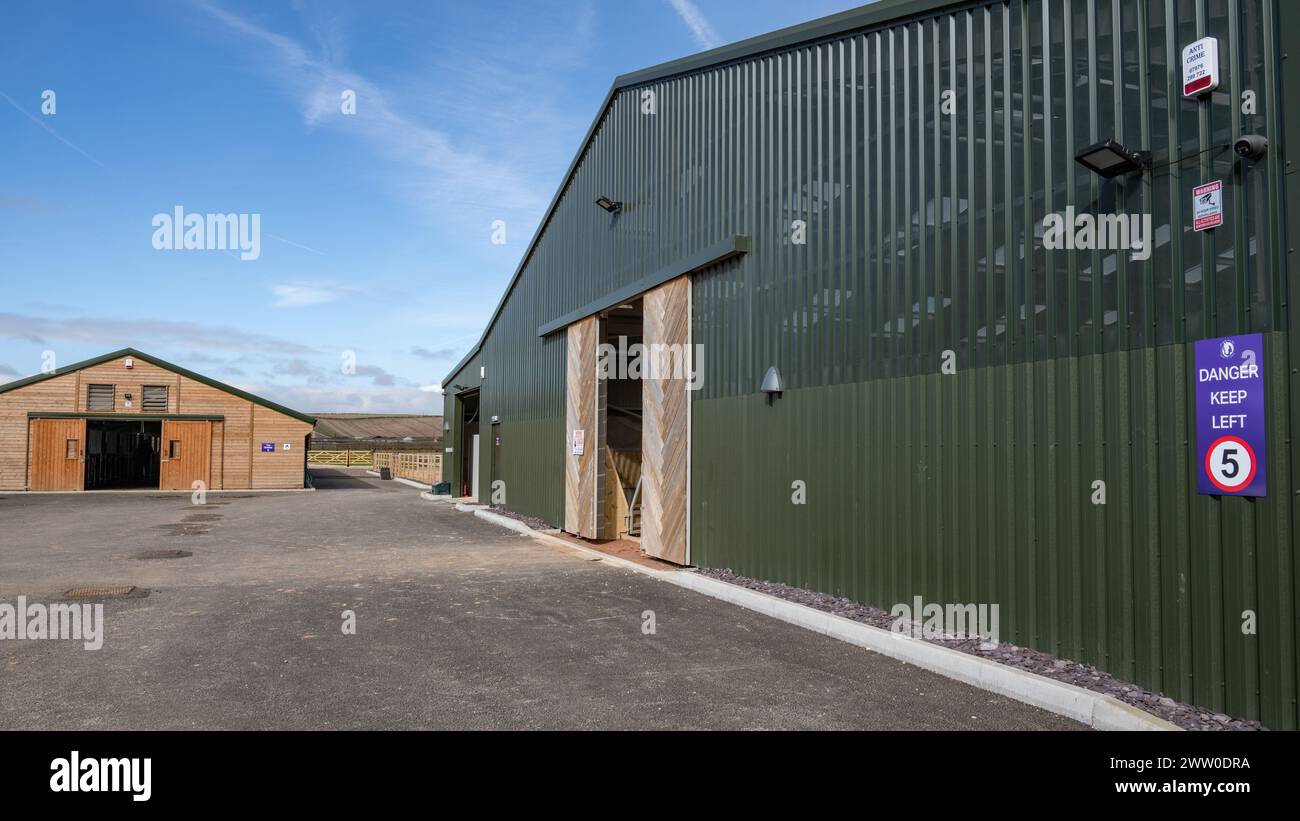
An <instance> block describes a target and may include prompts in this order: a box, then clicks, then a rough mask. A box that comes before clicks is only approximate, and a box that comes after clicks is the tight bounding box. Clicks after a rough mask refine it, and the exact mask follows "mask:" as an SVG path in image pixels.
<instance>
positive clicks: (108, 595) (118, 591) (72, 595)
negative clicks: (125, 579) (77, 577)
mask: <svg viewBox="0 0 1300 821" xmlns="http://www.w3.org/2000/svg"><path fill="white" fill-rule="evenodd" d="M136 590H137V588H136V587H135V585H122V586H120V587H103V586H100V587H96V586H93V585H91V586H87V587H74V588H72V589H71V590H68V591H66V592H65V593H64V594H63V597H64V598H67V599H121V598H126V597H127V596H130V595H132V594H134V593H135V592H136Z"/></svg>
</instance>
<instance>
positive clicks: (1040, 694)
mask: <svg viewBox="0 0 1300 821" xmlns="http://www.w3.org/2000/svg"><path fill="white" fill-rule="evenodd" d="M456 509H457V510H465V511H472V512H473V513H474V515H475V516H478V517H479V518H481V519H483V520H485V521H488V522H492V523H493V524H497V525H501V526H502V527H508V528H510V529H511V530H514V531H516V532H519V533H524V534H525V535H529V536H532V537H533V539H535V540H536V541H538V542H541V543H543V544H548V545H552V546H555V547H560V548H564V549H567V550H571V551H574V552H577V553H581V554H584V555H585V556H586V557H588V558H591V559H593V560H598V561H602V562H606V563H608V564H611V565H614V566H617V567H622V568H624V569H627V570H631V571H633V572H635V573H642V574H644V575H647V576H650V577H652V578H655V579H658V580H660V581H665V582H668V583H669V584H675V585H677V586H678V587H683V588H686V589H687V590H692V591H695V592H696V593H702V594H704V595H706V596H712V597H713V598H715V599H720V600H722V601H725V602H728V603H730V604H734V605H737V606H739V607H744V608H746V609H748V610H753V611H755V612H758V613H762V614H763V615H766V616H771V617H772V618H774V619H779V620H781V621H784V622H786V623H788V624H793V625H795V626H798V627H803V628H804V629H807V630H812V631H814V632H817V633H821V634H822V635H825V636H830V637H831V638H835V639H839V640H840V641H843V642H847V643H849V644H853V645H856V646H858V647H862V648H865V649H867V650H871V651H873V652H876V653H880V654H881V655H884V656H889V657H890V658H894V659H898V660H899V661H902V662H906V663H908V664H914V665H916V666H917V667H920V668H922V669H925V670H929V671H931V672H934V673H938V674H939V675H941V676H945V677H947V678H951V679H955V680H957V681H960V682H963V683H965V684H969V685H971V686H972V687H978V688H980V689H981V690H987V691H988V692H991V693H997V694H999V695H1004V696H1007V697H1008V698H1013V699H1015V700H1016V701H1020V702H1024V703H1025V704H1030V705H1032V706H1034V707H1039V708H1041V709H1044V710H1047V711H1049V712H1052V713H1056V714H1057V715H1061V716H1065V717H1066V718H1071V719H1074V720H1075V721H1078V722H1080V723H1081V724H1086V725H1088V726H1089V727H1093V728H1094V729H1097V730H1181V729H1182V728H1181V727H1178V726H1177V725H1175V724H1172V723H1170V722H1168V721H1165V720H1164V719H1161V718H1157V717H1156V716H1153V715H1151V714H1150V713H1147V712H1145V711H1143V710H1139V709H1138V708H1136V707H1133V706H1132V705H1129V704H1125V703H1124V702H1122V701H1120V700H1119V699H1117V698H1115V697H1113V696H1108V695H1104V694H1102V693H1097V692H1093V691H1092V690H1087V689H1084V688H1083V687H1076V686H1075V685H1073V684H1067V683H1065V682H1063V681H1055V680H1054V679H1050V678H1047V677H1045V676H1040V675H1037V674H1036V673H1030V672H1028V671H1026V670H1019V669H1017V668H1015V667H1009V666H1007V665H1005V664H999V663H997V662H995V661H989V660H988V659H983V658H980V657H978V656H973V655H971V654H969V653H962V652H960V651H958V650H953V649H950V648H948V647H943V646H940V645H938V644H931V643H930V642H927V641H924V640H922V639H918V638H913V637H912V636H907V635H901V634H898V633H894V632H891V631H889V630H883V629H881V628H879V627H874V626H872V625H869V624H862V623H861V622H856V621H853V620H852V619H846V618H844V617H843V616H836V615H834V614H832V613H826V612H823V611H821V610H817V609H815V608H812V607H808V606H806V605H802V604H797V603H795V602H789V601H786V600H785V599H779V598H777V597H776V596H771V595H768V594H767V593H760V592H759V591H757V590H749V589H747V588H744V587H739V586H737V585H734V584H728V583H726V582H722V581H718V580H717V579H711V578H709V577H707V576H701V575H700V574H698V573H696V572H694V571H693V570H656V569H654V568H650V567H645V566H644V565H640V564H637V563H636V562H631V561H628V560H627V559H623V558H619V557H618V556H610V555H608V554H605V553H601V552H600V551H597V550H592V549H591V548H589V547H585V546H583V545H579V544H575V543H573V542H571V541H568V540H566V539H561V538H559V537H557V536H552V535H549V534H548V533H546V532H544V531H536V530H533V529H532V528H530V527H528V525H526V524H524V523H523V522H519V521H516V520H515V519H511V518H510V517H508V516H502V515H500V514H498V513H493V512H491V511H489V510H487V509H485V507H484V506H481V505H464V504H460V503H458V504H457V505H456Z"/></svg>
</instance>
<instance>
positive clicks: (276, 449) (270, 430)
mask: <svg viewBox="0 0 1300 821" xmlns="http://www.w3.org/2000/svg"><path fill="white" fill-rule="evenodd" d="M125 359H126V357H125V356H123V357H115V358H112V359H107V360H104V361H102V362H98V363H96V364H93V365H89V366H87V367H85V368H81V369H78V370H72V371H68V372H66V373H60V374H58V375H56V376H52V377H50V378H48V379H44V380H41V381H38V382H34V383H32V384H29V385H24V386H21V387H17V388H13V389H10V390H8V391H5V392H3V393H0V490H24V489H32V490H35V489H56V488H65V489H84V488H82V487H81V483H82V482H84V481H85V477H84V474H83V475H82V476H81V477H79V478H78V487H76V488H66V486H67V485H68V484H70V482H69V481H67V480H64V479H57V478H54V477H53V476H52V475H51V472H50V471H51V470H52V468H51V465H53V464H54V463H53V462H48V461H45V460H43V459H38V458H37V454H35V453H34V444H35V442H34V437H36V436H37V435H38V432H39V431H43V430H46V429H47V426H45V425H43V424H41V423H43V422H46V421H50V422H70V423H71V424H74V425H84V420H83V419H80V418H75V417H79V416H81V415H83V414H94V415H95V416H96V418H97V419H119V418H120V419H122V420H128V419H134V420H140V419H141V418H148V417H160V418H159V420H158V421H159V422H168V421H172V420H173V419H174V418H175V417H178V416H179V417H188V418H184V419H175V421H186V422H188V421H199V422H203V423H204V430H206V431H208V435H209V437H210V438H209V441H208V442H206V443H198V442H192V441H191V438H190V437H187V436H173V437H171V439H175V440H176V441H177V442H179V443H180V445H179V446H180V448H181V459H182V460H183V461H185V462H186V463H188V460H189V457H190V456H191V455H192V454H197V455H202V456H203V457H204V458H205V459H207V460H209V464H208V466H207V468H206V469H204V470H203V471H202V475H199V474H195V475H194V477H193V478H189V479H188V481H184V482H183V483H182V478H185V477H182V478H175V477H176V476H178V475H179V474H181V473H187V474H188V473H189V472H191V470H199V468H197V467H194V466H191V467H186V468H185V469H184V470H182V468H181V466H180V465H177V466H175V467H174V469H173V470H172V471H171V474H172V478H171V481H172V483H173V484H177V485H182V486H181V488H180V489H182V490H189V489H190V488H191V485H192V482H193V481H194V479H195V478H202V479H203V480H204V481H205V482H207V483H208V487H209V488H211V489H214V490H219V489H223V488H224V489H233V488H301V487H302V486H303V478H304V475H305V471H306V458H305V457H306V448H305V444H306V437H307V435H308V434H309V433H311V429H312V425H311V423H310V422H305V421H303V420H300V419H298V418H295V417H293V416H290V415H288V414H286V413H282V412H280V411H278V410H276V409H273V408H269V407H264V406H262V405H256V406H255V405H254V403H252V402H251V401H249V400H248V398H247V397H241V396H237V395H235V394H232V393H230V392H228V391H226V390H224V389H223V388H222V387H220V386H218V385H213V384H209V383H207V382H201V381H198V380H196V379H192V378H190V377H189V376H186V375H184V374H180V373H176V372H175V371H171V370H168V369H167V368H165V367H162V366H160V365H155V364H153V363H151V362H147V361H145V360H144V359H142V358H139V357H136V358H135V362H134V366H133V367H132V368H127V367H125V363H124V360H125ZM95 386H102V387H95ZM128 394H129V395H130V396H131V397H132V407H130V408H128V407H126V401H127V400H126V397H127V395H128ZM164 403H165V404H164ZM105 405H106V406H107V410H96V407H97V406H98V407H104V406H105ZM254 407H256V411H254ZM43 414H50V415H51V416H50V417H49V418H48V419H47V418H42V415H43ZM54 414H60V415H67V416H68V417H73V418H54V416H53V415H54ZM209 423H210V424H209ZM70 439H76V440H77V441H78V444H77V448H78V449H79V450H81V451H83V453H84V451H85V449H86V437H84V436H81V435H79V434H78V435H67V436H63V437H56V438H55V439H54V440H51V441H52V442H53V444H52V445H50V447H54V448H56V449H57V452H58V455H59V457H60V459H62V457H63V456H64V454H65V453H66V451H67V449H68V447H69V445H68V440H70ZM43 441H44V440H43ZM265 444H270V445H272V446H273V450H271V451H269V452H264V451H263V450H262V446H263V445H265ZM286 445H288V447H286ZM168 446H169V441H163V442H161V447H160V452H159V458H160V459H161V457H163V456H165V455H166V453H167V448H168ZM38 462H39V464H38ZM81 464H82V466H83V467H84V466H85V464H86V460H85V458H84V455H83V457H82V459H81ZM66 468H67V466H62V468H61V469H66ZM159 473H161V465H159ZM37 474H40V478H39V481H38V480H37ZM92 484H93V482H92Z"/></svg>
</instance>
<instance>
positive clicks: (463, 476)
mask: <svg viewBox="0 0 1300 821" xmlns="http://www.w3.org/2000/svg"><path fill="white" fill-rule="evenodd" d="M478 405H479V402H478V391H470V392H468V393H462V394H461V395H460V418H461V419H462V420H464V422H463V424H462V426H461V431H462V432H461V437H460V445H461V447H460V484H461V487H460V495H461V496H471V495H473V493H474V437H475V436H477V435H478V428H479V425H478ZM480 467H481V466H480Z"/></svg>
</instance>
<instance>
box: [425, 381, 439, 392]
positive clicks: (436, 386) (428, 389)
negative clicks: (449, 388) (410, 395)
mask: <svg viewBox="0 0 1300 821" xmlns="http://www.w3.org/2000/svg"><path fill="white" fill-rule="evenodd" d="M420 390H421V391H423V392H424V393H442V385H439V384H438V383H437V382H434V383H433V384H432V385H421V386H420Z"/></svg>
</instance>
